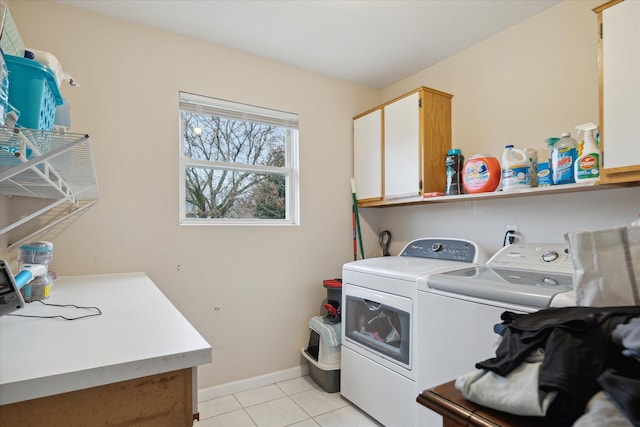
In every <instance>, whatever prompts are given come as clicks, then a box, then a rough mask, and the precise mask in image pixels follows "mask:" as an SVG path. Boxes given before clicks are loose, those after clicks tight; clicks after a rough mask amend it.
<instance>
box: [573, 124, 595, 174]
mask: <svg viewBox="0 0 640 427" xmlns="http://www.w3.org/2000/svg"><path fill="white" fill-rule="evenodd" d="M576 129H577V130H578V135H579V134H580V133H582V140H583V141H584V143H583V145H582V151H581V152H580V153H579V156H578V158H577V160H576V162H575V164H574V168H575V170H574V176H575V179H576V182H577V183H580V182H591V181H598V180H599V179H600V149H599V148H598V145H597V144H596V141H595V138H594V137H595V135H594V134H595V132H597V130H598V126H596V125H595V124H593V123H585V124H582V125H578V126H576Z"/></svg>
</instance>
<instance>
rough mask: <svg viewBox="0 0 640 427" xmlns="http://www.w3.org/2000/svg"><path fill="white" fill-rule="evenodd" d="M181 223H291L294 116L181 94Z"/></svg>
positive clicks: (295, 196)
mask: <svg viewBox="0 0 640 427" xmlns="http://www.w3.org/2000/svg"><path fill="white" fill-rule="evenodd" d="M180 123H181V126H180V152H181V155H180V161H181V167H180V171H181V173H180V177H181V179H180V181H181V182H180V223H181V224H187V225H190V224H232V225H238V224H248V225H256V224H258V225H269V224H271V225H297V224H298V223H299V207H298V200H299V185H298V115H297V114H293V113H286V112H282V111H277V110H270V109H267V108H262V107H256V106H252V105H246V104H240V103H236V102H231V101H226V100H222V99H215V98H209V97H204V96H200V95H194V94H191V93H186V92H180Z"/></svg>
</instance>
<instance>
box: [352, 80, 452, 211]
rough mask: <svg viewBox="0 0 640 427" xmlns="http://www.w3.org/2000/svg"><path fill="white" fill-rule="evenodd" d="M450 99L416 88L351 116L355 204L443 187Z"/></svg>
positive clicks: (397, 199) (412, 196) (395, 200)
mask: <svg viewBox="0 0 640 427" xmlns="http://www.w3.org/2000/svg"><path fill="white" fill-rule="evenodd" d="M451 98H452V95H449V94H447V93H444V92H440V91H437V90H434V89H430V88H427V87H421V88H418V89H416V90H414V91H412V92H409V93H407V94H405V95H403V96H401V97H399V98H396V99H394V100H392V101H390V102H388V103H386V104H383V105H381V106H379V107H376V108H375V109H373V110H371V111H368V112H366V113H363V114H360V115H358V116H356V117H354V178H355V181H356V192H357V197H358V201H359V203H358V204H359V205H360V206H382V205H388V204H401V203H403V202H405V201H406V202H415V200H416V198H421V197H422V196H423V194H424V193H431V192H442V191H444V188H445V180H446V176H445V173H444V172H445V169H444V160H445V157H446V154H447V151H448V150H449V149H450V148H451Z"/></svg>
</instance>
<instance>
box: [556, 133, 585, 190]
mask: <svg viewBox="0 0 640 427" xmlns="http://www.w3.org/2000/svg"><path fill="white" fill-rule="evenodd" d="M577 157H578V143H577V142H576V140H575V139H573V138H571V134H570V133H569V132H565V133H563V134H562V138H560V141H558V142H556V143H555V144H554V145H553V148H552V149H551V159H550V160H551V183H552V184H553V185H558V184H572V183H574V182H576V180H575V174H574V163H575V161H576V158H577Z"/></svg>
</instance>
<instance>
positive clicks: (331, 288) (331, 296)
mask: <svg viewBox="0 0 640 427" xmlns="http://www.w3.org/2000/svg"><path fill="white" fill-rule="evenodd" d="M322 284H323V285H324V287H325V289H326V290H327V303H326V304H325V309H326V310H327V312H328V314H327V316H326V317H325V321H327V322H330V323H338V322H340V319H341V316H340V314H341V313H340V311H341V310H340V306H341V304H342V280H341V279H328V280H323V281H322Z"/></svg>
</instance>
